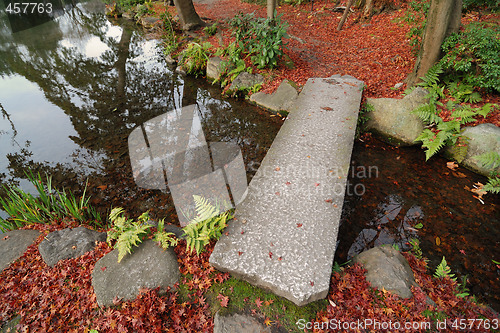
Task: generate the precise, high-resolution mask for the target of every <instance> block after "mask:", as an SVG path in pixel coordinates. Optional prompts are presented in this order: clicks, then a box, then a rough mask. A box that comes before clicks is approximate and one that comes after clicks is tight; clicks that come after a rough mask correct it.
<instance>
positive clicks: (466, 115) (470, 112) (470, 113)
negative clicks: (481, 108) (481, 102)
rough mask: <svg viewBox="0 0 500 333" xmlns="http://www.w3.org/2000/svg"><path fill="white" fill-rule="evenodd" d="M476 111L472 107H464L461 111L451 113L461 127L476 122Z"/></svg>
mask: <svg viewBox="0 0 500 333" xmlns="http://www.w3.org/2000/svg"><path fill="white" fill-rule="evenodd" d="M476 114H477V113H476V111H475V110H474V109H472V108H470V107H463V108H460V109H456V110H455V111H453V112H452V113H451V116H452V117H453V118H455V119H459V121H460V125H465V124H467V123H471V122H473V121H475V120H476V119H474V117H475V116H476Z"/></svg>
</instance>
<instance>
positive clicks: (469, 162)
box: [445, 124, 500, 176]
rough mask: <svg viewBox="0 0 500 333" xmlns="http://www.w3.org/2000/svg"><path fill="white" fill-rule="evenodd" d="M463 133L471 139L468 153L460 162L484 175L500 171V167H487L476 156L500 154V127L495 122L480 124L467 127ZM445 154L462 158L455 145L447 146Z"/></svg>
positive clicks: (452, 157)
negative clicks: (491, 153) (490, 153)
mask: <svg viewBox="0 0 500 333" xmlns="http://www.w3.org/2000/svg"><path fill="white" fill-rule="evenodd" d="M462 135H464V136H466V137H467V138H469V139H470V140H469V143H468V145H467V154H466V155H465V158H464V159H463V160H462V161H461V163H460V164H461V165H463V166H465V167H466V168H468V169H471V170H472V171H474V172H477V173H479V174H482V175H484V176H489V175H490V174H491V173H500V167H497V168H495V169H493V168H492V167H491V166H489V167H485V166H483V165H482V164H481V163H479V161H478V160H477V159H475V158H474V156H477V155H481V154H484V153H489V152H497V153H498V154H500V127H497V126H495V125H493V124H480V125H477V126H475V127H466V128H465V129H464V131H463V132H462ZM445 155H447V157H449V158H451V159H455V160H459V158H460V156H459V150H457V149H456V148H454V147H447V148H446V150H445Z"/></svg>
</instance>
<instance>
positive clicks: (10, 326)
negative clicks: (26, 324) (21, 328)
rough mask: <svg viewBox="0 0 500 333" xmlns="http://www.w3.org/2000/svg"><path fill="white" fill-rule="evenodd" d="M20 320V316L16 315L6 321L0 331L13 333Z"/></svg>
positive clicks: (0, 332)
mask: <svg viewBox="0 0 500 333" xmlns="http://www.w3.org/2000/svg"><path fill="white" fill-rule="evenodd" d="M20 322H21V316H19V315H17V316H15V317H14V318H12V319H11V320H9V321H8V322H6V323H5V325H3V326H2V328H1V329H0V333H14V332H17V329H16V326H17V325H19V323H20Z"/></svg>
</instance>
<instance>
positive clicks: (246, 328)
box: [214, 312, 271, 333]
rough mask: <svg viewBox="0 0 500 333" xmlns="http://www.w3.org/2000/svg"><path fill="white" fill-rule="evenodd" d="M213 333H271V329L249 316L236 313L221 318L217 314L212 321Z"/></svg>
mask: <svg viewBox="0 0 500 333" xmlns="http://www.w3.org/2000/svg"><path fill="white" fill-rule="evenodd" d="M214 333H271V329H270V328H269V327H265V326H264V325H262V324H261V323H259V321H258V320H257V319H255V318H253V317H250V316H245V315H241V314H238V313H235V314H233V315H230V316H221V315H220V314H219V313H218V312H217V313H216V314H215V319H214Z"/></svg>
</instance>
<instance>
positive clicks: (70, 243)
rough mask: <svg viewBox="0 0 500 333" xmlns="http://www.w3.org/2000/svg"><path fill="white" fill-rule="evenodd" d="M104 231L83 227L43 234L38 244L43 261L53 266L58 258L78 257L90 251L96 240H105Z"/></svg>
mask: <svg viewBox="0 0 500 333" xmlns="http://www.w3.org/2000/svg"><path fill="white" fill-rule="evenodd" d="M106 237H107V235H106V233H105V232H98V231H94V230H90V229H87V228H84V227H77V228H73V229H72V228H66V229H62V230H58V231H54V232H51V233H49V234H48V235H47V236H45V239H44V240H43V241H42V242H41V243H40V245H38V251H39V252H40V255H41V256H42V259H43V261H45V263H46V264H47V265H49V266H50V267H54V266H55V265H56V264H57V263H58V262H59V260H64V259H70V258H78V257H80V256H82V255H84V254H85V253H87V252H89V251H92V250H93V249H94V248H95V246H96V244H97V242H105V241H106Z"/></svg>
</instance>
